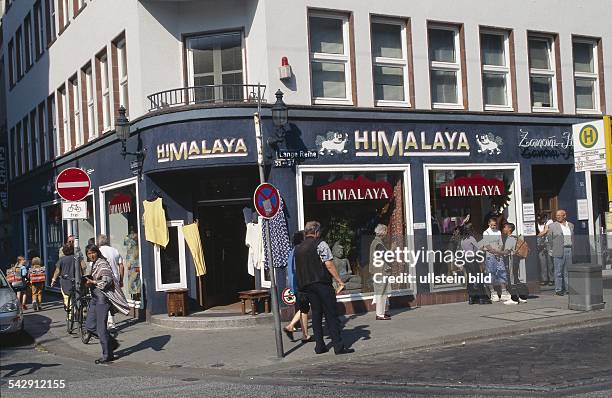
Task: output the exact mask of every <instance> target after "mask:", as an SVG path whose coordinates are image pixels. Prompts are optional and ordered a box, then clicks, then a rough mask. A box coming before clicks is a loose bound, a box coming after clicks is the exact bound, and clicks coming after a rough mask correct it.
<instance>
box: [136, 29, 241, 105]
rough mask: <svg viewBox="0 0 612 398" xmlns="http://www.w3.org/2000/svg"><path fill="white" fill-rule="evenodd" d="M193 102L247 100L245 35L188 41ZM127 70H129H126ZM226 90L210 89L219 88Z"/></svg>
mask: <svg viewBox="0 0 612 398" xmlns="http://www.w3.org/2000/svg"><path fill="white" fill-rule="evenodd" d="M187 62H188V64H187V65H188V72H189V82H188V84H189V85H190V86H191V87H194V88H193V92H191V93H190V94H189V95H190V98H189V99H190V101H195V102H209V101H238V100H242V99H243V98H244V87H243V86H242V84H243V83H244V78H243V56H242V34H241V33H240V32H228V33H220V34H212V35H206V36H197V37H190V38H188V39H187ZM126 69H127V67H126ZM220 85H224V86H223V87H211V86H220Z"/></svg>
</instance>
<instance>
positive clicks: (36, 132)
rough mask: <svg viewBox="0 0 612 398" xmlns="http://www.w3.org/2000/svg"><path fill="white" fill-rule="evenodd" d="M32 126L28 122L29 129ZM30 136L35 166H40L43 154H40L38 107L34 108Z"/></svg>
mask: <svg viewBox="0 0 612 398" xmlns="http://www.w3.org/2000/svg"><path fill="white" fill-rule="evenodd" d="M30 119H32V113H31V112H30ZM31 126H32V121H31V120H30V127H31ZM32 136H33V139H34V151H33V152H34V154H35V156H36V158H35V159H36V162H35V165H36V166H40V165H41V164H42V159H43V154H42V153H40V139H41V137H40V126H39V125H38V105H36V107H35V108H34V131H33V132H32Z"/></svg>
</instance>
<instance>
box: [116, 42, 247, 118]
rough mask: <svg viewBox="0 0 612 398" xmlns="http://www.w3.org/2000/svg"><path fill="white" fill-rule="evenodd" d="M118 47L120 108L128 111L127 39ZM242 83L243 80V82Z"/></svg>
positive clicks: (118, 44) (119, 43)
mask: <svg viewBox="0 0 612 398" xmlns="http://www.w3.org/2000/svg"><path fill="white" fill-rule="evenodd" d="M116 47H117V64H118V65H117V66H118V70H119V95H118V98H119V106H123V107H125V109H128V108H129V107H128V105H129V103H128V71H127V50H126V47H125V39H123V40H121V41H119V42H118V43H117V45H116ZM241 82H242V80H241Z"/></svg>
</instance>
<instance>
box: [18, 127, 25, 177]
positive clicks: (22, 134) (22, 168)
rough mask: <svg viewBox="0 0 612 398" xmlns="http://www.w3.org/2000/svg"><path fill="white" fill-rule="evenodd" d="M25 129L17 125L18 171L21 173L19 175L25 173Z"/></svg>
mask: <svg viewBox="0 0 612 398" xmlns="http://www.w3.org/2000/svg"><path fill="white" fill-rule="evenodd" d="M24 130H25V129H23V125H22V124H21V123H17V132H18V134H19V149H20V152H19V153H20V154H21V156H20V160H21V161H20V162H19V170H20V171H21V172H20V173H19V174H25V172H26V147H25V132H24Z"/></svg>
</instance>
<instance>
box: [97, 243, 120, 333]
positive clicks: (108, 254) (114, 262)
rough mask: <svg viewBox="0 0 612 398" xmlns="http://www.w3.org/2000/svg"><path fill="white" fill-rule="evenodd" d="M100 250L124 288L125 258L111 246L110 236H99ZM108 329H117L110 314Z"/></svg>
mask: <svg viewBox="0 0 612 398" xmlns="http://www.w3.org/2000/svg"><path fill="white" fill-rule="evenodd" d="M98 248H99V249H100V253H102V255H103V256H104V257H105V258H106V261H108V263H109V264H110V266H111V269H112V270H113V275H114V276H115V279H116V280H117V281H118V282H119V287H123V275H124V272H125V268H124V267H123V257H121V254H119V251H118V250H117V249H115V248H114V247H112V246H110V243H109V240H108V236H106V235H104V234H100V235H98ZM108 328H109V329H115V319H114V318H113V315H112V314H111V313H110V312H109V314H108Z"/></svg>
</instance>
